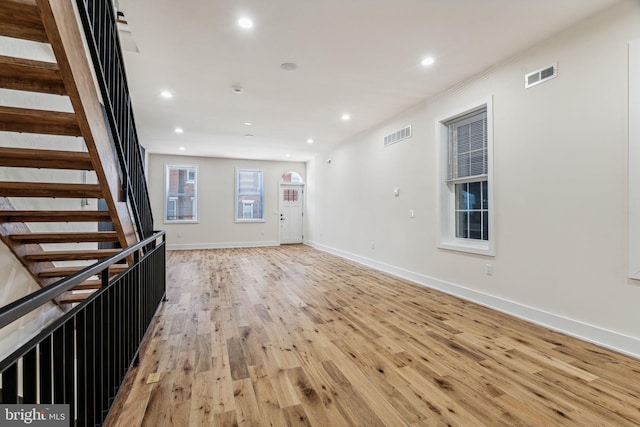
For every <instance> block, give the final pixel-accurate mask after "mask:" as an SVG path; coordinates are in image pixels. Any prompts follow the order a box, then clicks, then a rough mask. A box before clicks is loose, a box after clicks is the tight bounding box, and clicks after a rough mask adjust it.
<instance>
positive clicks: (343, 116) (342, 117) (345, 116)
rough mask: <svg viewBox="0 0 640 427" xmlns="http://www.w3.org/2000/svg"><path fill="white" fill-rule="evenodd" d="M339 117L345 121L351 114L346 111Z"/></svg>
mask: <svg viewBox="0 0 640 427" xmlns="http://www.w3.org/2000/svg"><path fill="white" fill-rule="evenodd" d="M340 118H341V119H342V120H343V121H345V122H346V121H347V120H350V119H351V116H350V115H349V114H347V113H344V114H343V115H342V116H341V117H340Z"/></svg>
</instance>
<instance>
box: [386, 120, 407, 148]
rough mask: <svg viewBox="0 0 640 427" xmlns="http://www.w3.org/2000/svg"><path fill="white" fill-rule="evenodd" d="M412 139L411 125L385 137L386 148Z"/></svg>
mask: <svg viewBox="0 0 640 427" xmlns="http://www.w3.org/2000/svg"><path fill="white" fill-rule="evenodd" d="M407 138H411V125H409V126H407V127H404V128H402V129H400V130H399V131H396V132H394V133H391V134H389V135H387V136H385V137H384V146H385V147H387V146H389V145H391V144H395V143H396V142H400V141H402V140H403V139H407Z"/></svg>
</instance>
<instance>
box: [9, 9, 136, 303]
mask: <svg viewBox="0 0 640 427" xmlns="http://www.w3.org/2000/svg"><path fill="white" fill-rule="evenodd" d="M78 25H79V22H78V18H77V17H76V15H75V12H74V10H73V7H72V5H71V3H70V2H67V1H54V0H0V36H4V37H10V38H12V39H18V40H20V42H19V43H23V44H27V45H28V44H29V43H37V44H36V46H41V45H40V44H43V45H42V47H40V48H44V49H49V50H50V51H51V52H52V53H53V55H52V57H54V58H55V62H53V61H52V62H47V61H41V60H34V59H30V58H21V57H13V56H4V55H3V52H1V51H0V89H5V90H7V89H8V90H10V91H11V92H10V93H11V94H13V95H15V97H19V96H20V95H19V94H24V97H25V99H27V100H29V101H31V100H33V99H39V98H38V96H41V95H40V94H44V95H46V96H44V98H47V97H49V98H51V97H56V98H60V97H62V98H64V99H63V100H56V102H55V103H59V104H65V105H69V108H66V111H57V110H52V109H50V108H46V109H37V108H26V107H24V106H19V107H16V106H11V105H0V239H2V241H3V242H4V244H6V245H7V246H8V247H9V248H10V249H11V251H12V252H13V254H14V255H15V257H16V258H17V259H18V260H20V262H21V263H22V264H23V265H24V267H25V268H26V269H27V270H28V271H29V273H30V274H31V276H32V277H33V279H34V280H35V281H36V282H37V283H38V284H39V285H40V286H42V287H45V286H47V285H49V284H51V283H54V282H56V281H57V280H59V279H60V278H63V277H65V276H68V275H71V274H73V273H75V272H77V271H79V270H81V269H83V268H84V267H85V266H86V265H88V264H91V263H92V262H95V261H96V260H99V259H102V258H105V257H109V256H111V255H114V254H115V253H117V252H118V250H119V249H118V248H127V247H129V246H131V245H133V244H135V243H137V241H138V238H137V236H136V229H135V227H136V226H135V225H134V222H133V221H132V219H131V217H132V214H131V212H130V209H131V208H130V206H129V205H128V204H127V202H126V201H124V200H125V199H126V195H125V194H123V193H124V192H123V190H122V188H123V184H122V182H121V178H120V176H121V175H122V174H121V172H120V171H119V169H118V161H117V158H116V154H115V153H114V149H113V145H112V142H111V139H110V133H109V130H108V127H107V123H106V122H105V118H104V117H105V115H104V113H103V107H102V105H101V104H100V102H99V99H100V96H99V95H98V91H97V89H96V87H95V84H94V80H93V78H92V77H91V76H92V75H93V70H92V68H91V65H90V63H89V60H88V59H87V54H86V52H85V49H84V47H83V40H82V36H81V33H80V29H79V28H78ZM0 45H2V43H1V40H0ZM34 94H36V95H34ZM12 98H14V97H13V96H12ZM0 104H3V102H2V97H0ZM31 107H32V106H31ZM68 141H71V143H69V142H68ZM69 145H72V146H73V148H74V149H69ZM99 201H100V202H99ZM98 206H104V207H105V209H104V210H98V209H97V208H98ZM100 230H110V231H100ZM126 267H127V265H126V264H116V265H115V266H113V267H112V268H110V269H109V274H110V275H117V274H119V273H121V272H122V271H124V270H125V269H126ZM100 285H101V281H100V280H97V279H96V280H88V281H86V282H84V283H83V284H82V285H79V286H77V287H76V288H74V289H73V290H72V291H70V292H67V293H65V294H63V295H62V296H61V297H60V299H59V301H58V303H60V304H72V303H77V302H81V301H82V300H84V299H85V298H86V297H87V296H88V295H91V293H92V291H94V290H96V289H98V288H99V287H100Z"/></svg>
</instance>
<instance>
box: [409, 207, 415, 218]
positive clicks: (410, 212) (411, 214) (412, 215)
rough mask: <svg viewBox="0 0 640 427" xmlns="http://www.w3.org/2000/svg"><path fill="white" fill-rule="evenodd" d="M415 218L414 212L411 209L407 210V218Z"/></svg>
mask: <svg viewBox="0 0 640 427" xmlns="http://www.w3.org/2000/svg"><path fill="white" fill-rule="evenodd" d="M415 217H416V211H415V210H413V209H409V218H415Z"/></svg>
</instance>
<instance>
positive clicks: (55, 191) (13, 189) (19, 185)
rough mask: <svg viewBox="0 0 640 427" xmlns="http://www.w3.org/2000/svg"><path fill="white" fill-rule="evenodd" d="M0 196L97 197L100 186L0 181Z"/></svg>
mask: <svg viewBox="0 0 640 427" xmlns="http://www.w3.org/2000/svg"><path fill="white" fill-rule="evenodd" d="M0 196H2V197H60V198H92V199H99V198H101V197H102V187H100V185H99V184H67V183H50V182H0Z"/></svg>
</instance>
